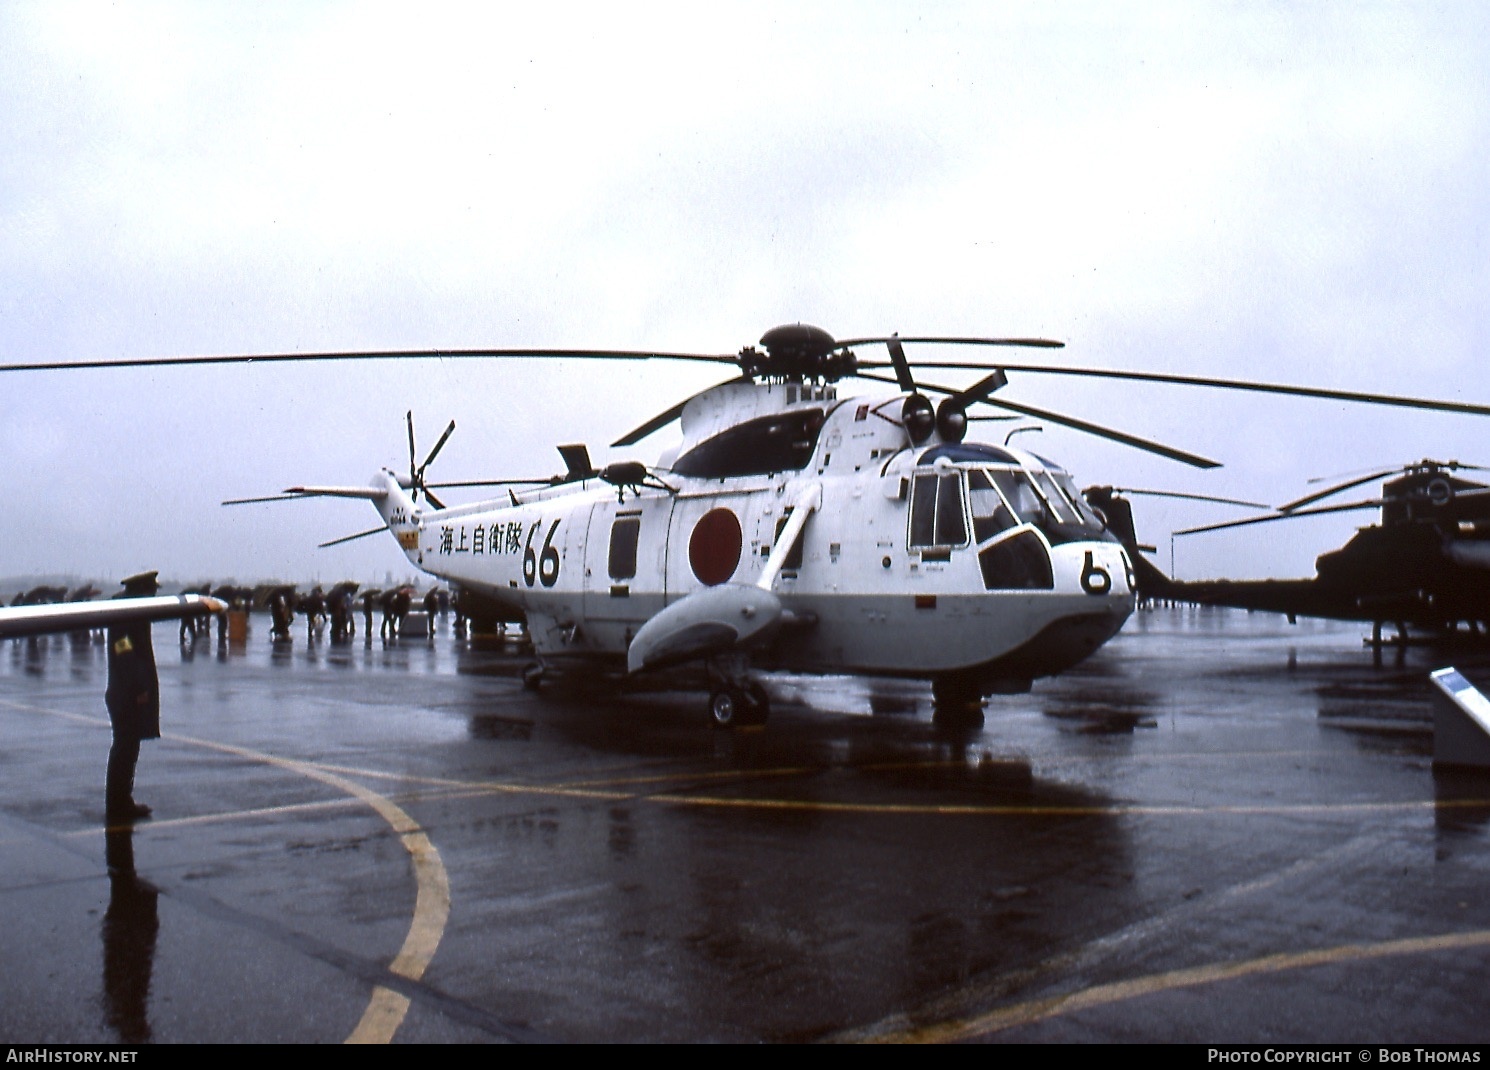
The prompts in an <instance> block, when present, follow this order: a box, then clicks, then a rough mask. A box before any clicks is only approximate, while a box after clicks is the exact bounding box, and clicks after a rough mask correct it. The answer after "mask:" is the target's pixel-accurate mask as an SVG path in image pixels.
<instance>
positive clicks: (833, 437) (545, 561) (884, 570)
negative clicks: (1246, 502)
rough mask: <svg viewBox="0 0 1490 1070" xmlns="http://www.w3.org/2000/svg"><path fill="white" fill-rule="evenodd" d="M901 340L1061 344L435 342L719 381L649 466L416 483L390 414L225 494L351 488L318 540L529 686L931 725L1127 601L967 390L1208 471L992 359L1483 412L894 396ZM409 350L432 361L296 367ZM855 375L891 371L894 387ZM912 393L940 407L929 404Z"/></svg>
mask: <svg viewBox="0 0 1490 1070" xmlns="http://www.w3.org/2000/svg"><path fill="white" fill-rule="evenodd" d="M903 342H916V343H937V344H951V345H972V346H1035V347H1047V348H1054V347H1059V346H1060V345H1061V344H1062V343H1059V342H1052V341H1047V340H1043V339H1021V338H1007V339H978V338H906V339H901V338H899V337H897V336H893V335H892V336H890V337H888V338H863V339H854V340H851V341H836V340H834V339H833V337H832V336H831V335H829V334H828V333H827V332H826V331H823V330H821V329H820V328H817V327H812V326H808V325H805V324H795V325H790V326H783V327H778V328H775V329H773V330H771V331H769V332H767V333H766V334H765V335H764V336H763V337H762V339H761V342H760V344H761V346H762V347H763V350H764V352H762V351H760V350H757V349H755V348H753V347H750V348H746V349H745V350H743V351H741V352H740V353H739V354H738V355H735V356H709V355H702V354H667V353H644V352H627V351H569V350H543V351H533V350H524V351H516V350H497V351H490V350H488V351H481V352H475V351H462V352H460V353H450V352H445V353H440V354H438V355H440V356H445V357H449V356H456V355H461V356H487V357H493V356H501V357H517V356H522V357H569V358H574V357H586V358H597V359H656V358H659V357H660V358H669V359H680V360H707V361H716V362H721V363H731V364H734V365H736V366H737V367H738V368H739V369H740V372H741V374H740V376H739V378H737V379H734V380H732V381H730V382H725V383H722V384H720V385H718V386H715V387H712V388H710V389H708V390H705V391H703V392H702V393H700V394H697V395H695V396H693V397H691V398H689V399H688V400H687V401H685V402H683V403H681V404H679V405H677V406H674V407H673V408H671V409H669V410H668V411H667V412H664V413H662V414H660V415H659V416H658V417H656V418H655V419H653V420H651V421H648V422H647V423H646V424H644V425H642V426H641V427H639V428H637V429H636V430H635V431H633V432H631V433H630V434H628V435H626V436H623V437H622V438H621V439H620V440H618V441H617V442H616V443H615V445H616V446H628V445H631V444H634V443H635V442H637V441H640V440H641V439H642V438H644V437H646V436H647V435H649V434H651V433H652V432H654V431H656V430H658V429H659V428H661V427H663V426H666V425H667V424H669V423H671V422H672V421H673V420H675V419H679V418H681V421H682V434H683V441H682V443H681V444H680V445H679V446H677V447H676V448H674V449H672V450H670V451H668V452H667V453H666V454H664V455H663V456H662V457H661V458H660V459H659V461H658V463H657V464H656V465H654V466H652V467H647V466H645V465H642V464H640V463H638V462H623V463H617V464H611V465H608V466H606V467H605V468H604V469H600V470H596V469H595V468H594V467H593V466H592V465H591V463H590V459H589V455H588V451H587V450H586V448H585V447H584V446H561V447H559V449H560V452H561V454H562V455H563V457H564V460H565V462H566V465H567V466H568V471H567V473H566V474H565V475H564V476H561V477H554V479H552V480H545V481H534V480H493V481H469V482H464V483H429V482H427V481H426V479H425V471H426V469H427V468H428V467H429V465H430V463H431V462H432V461H433V460H434V458H435V456H436V455H437V454H438V453H439V452H440V450H441V448H443V446H444V444H445V442H446V441H447V440H448V439H449V437H450V434H451V432H452V431H453V430H454V427H455V425H454V422H453V421H452V423H451V424H450V426H449V427H447V428H446V430H445V433H444V434H443V435H442V436H441V438H440V440H439V441H438V443H437V444H436V445H435V447H434V449H433V450H432V451H431V452H430V454H429V456H428V457H427V458H426V459H425V461H424V463H423V464H422V465H418V466H416V464H415V460H416V455H415V452H414V435H413V420H412V414H411V415H410V418H409V447H410V449H409V473H408V475H407V476H404V475H402V474H399V473H394V472H393V471H392V470H390V469H386V468H385V469H383V470H382V471H380V472H379V473H378V474H377V475H376V476H375V477H374V478H373V480H372V482H371V485H369V486H362V487H334V486H299V487H291V488H288V489H287V490H286V491H285V492H284V493H283V494H282V495H276V496H273V498H248V499H235V500H233V501H231V502H225V503H224V504H241V503H244V502H251V501H268V500H278V499H283V498H304V497H322V496H329V497H343V498H357V499H366V500H368V501H371V502H372V503H373V504H374V506H375V507H376V508H377V511H378V513H379V514H380V516H381V517H382V519H383V522H384V523H383V524H382V525H381V526H379V527H377V528H373V529H371V530H370V531H365V532H360V533H359V534H357V535H353V536H348V537H347V538H345V539H337V540H333V541H332V542H329V543H324V544H322V545H333V544H335V543H339V542H344V541H347V540H348V539H353V538H361V537H364V536H367V535H371V534H375V533H378V532H382V531H384V530H387V531H390V532H392V534H393V536H394V537H395V538H396V539H397V541H398V544H399V546H400V548H401V549H402V550H403V552H404V554H405V556H406V557H407V558H408V560H409V561H410V563H411V564H413V565H415V566H417V567H418V568H420V569H422V570H423V571H425V572H427V573H429V574H431V575H434V576H437V577H439V578H441V579H443V580H445V581H448V582H449V583H451V584H452V585H453V586H455V587H456V588H457V589H459V590H460V591H461V592H463V593H464V594H468V595H474V596H476V598H477V599H478V600H479V601H480V602H481V603H484V604H485V605H486V606H488V607H489V608H491V609H493V610H494V611H495V612H496V613H498V614H501V615H504V616H505V617H506V618H507V619H513V620H521V621H523V622H525V623H526V625H527V629H528V632H529V635H530V637H531V640H532V643H533V649H534V652H535V654H536V656H537V659H538V660H537V662H536V663H535V664H534V665H532V666H530V668H529V670H528V671H527V672H526V673H525V677H524V678H525V682H527V683H528V684H529V685H530V686H535V687H536V686H537V685H538V683H539V681H540V680H541V678H542V675H543V673H544V672H545V671H546V670H547V669H549V668H550V667H558V666H575V665H581V666H584V667H586V668H589V669H599V670H613V671H616V672H618V673H624V674H626V675H628V676H636V675H638V674H642V673H648V672H651V671H653V670H658V669H663V668H667V667H670V666H676V665H680V664H683V663H690V662H702V663H703V664H704V665H705V666H706V667H707V669H708V671H709V678H710V691H711V694H710V698H709V714H710V716H711V718H712V720H713V721H714V723H715V724H717V725H720V726H729V725H735V724H742V723H759V722H761V721H763V720H764V719H765V717H766V714H767V711H768V698H767V694H766V691H765V690H764V688H763V687H762V686H761V685H760V683H759V681H758V679H756V677H755V676H754V673H755V672H757V671H771V670H784V671H792V672H801V673H821V674H840V673H846V674H864V675H877V676H894V677H907V678H918V679H929V680H930V681H931V684H932V689H933V697H934V700H935V701H934V705H935V710H936V714H937V717H938V719H939V720H942V721H955V722H958V723H961V722H965V721H974V722H976V721H978V720H980V719H981V716H982V714H981V706H982V702H983V699H984V697H985V696H986V695H990V694H995V693H1017V692H1022V691H1027V690H1029V688H1030V686H1031V683H1032V681H1033V680H1034V679H1036V678H1039V677H1043V676H1050V675H1054V674H1056V673H1059V672H1062V671H1064V670H1065V669H1067V668H1069V667H1071V666H1072V665H1075V664H1076V663H1078V662H1080V661H1081V660H1082V659H1084V658H1086V657H1087V656H1088V655H1090V654H1091V653H1092V652H1093V651H1094V650H1096V649H1097V648H1098V647H1100V646H1101V645H1102V644H1103V643H1105V642H1106V641H1107V640H1108V639H1110V638H1112V636H1113V635H1115V634H1117V632H1118V630H1119V629H1120V628H1121V627H1122V625H1123V622H1124V621H1125V620H1126V619H1127V618H1128V616H1129V614H1130V613H1131V612H1132V610H1133V607H1134V601H1135V585H1136V584H1135V575H1134V563H1133V561H1132V560H1131V559H1130V558H1129V557H1128V553H1127V551H1126V550H1125V548H1124V546H1123V545H1122V544H1121V543H1120V542H1119V540H1118V538H1117V537H1116V535H1114V534H1113V533H1112V532H1110V531H1109V530H1108V524H1107V522H1106V518H1105V517H1104V516H1103V515H1102V514H1101V512H1100V511H1098V510H1095V509H1094V508H1092V507H1091V506H1090V505H1089V504H1088V503H1087V501H1086V500H1085V499H1084V498H1083V497H1082V495H1081V494H1080V493H1079V492H1078V491H1077V490H1076V487H1075V484H1074V483H1073V481H1072V479H1071V477H1070V476H1069V475H1068V474H1067V473H1066V472H1065V471H1064V470H1063V469H1062V468H1060V467H1059V466H1058V465H1056V464H1053V463H1052V462H1050V461H1048V460H1045V459H1043V458H1041V457H1038V456H1036V455H1035V454H1033V453H1029V452H1027V451H1024V450H1020V449H1017V448H1014V447H1011V446H1009V445H1007V444H1005V445H1002V446H997V445H989V444H983V443H974V442H968V441H966V440H965V435H966V431H967V429H968V421H969V417H968V415H967V409H968V408H969V406H971V405H974V404H979V403H984V402H988V403H991V404H994V405H997V406H999V407H1001V408H1004V409H1008V410H1010V411H1012V412H1016V413H1020V414H1023V415H1028V416H1035V417H1042V418H1045V419H1049V420H1052V421H1054V422H1057V423H1063V424H1066V425H1068V426H1072V427H1076V428H1078V429H1080V430H1084V431H1088V432H1091V433H1094V434H1098V435H1101V436H1103V437H1106V438H1109V439H1113V440H1115V441H1119V442H1123V443H1125V444H1128V445H1131V446H1136V447H1139V448H1141V449H1145V450H1149V451H1151V452H1155V453H1159V454H1162V455H1164V456H1167V457H1170V458H1172V459H1175V460H1179V461H1183V462H1185V463H1188V464H1192V465H1195V466H1198V467H1207V468H1209V467H1216V466H1217V463H1218V462H1215V461H1212V460H1209V459H1207V458H1204V457H1200V456H1197V455H1195V454H1190V453H1186V452H1185V451H1182V450H1176V449H1173V448H1171V447H1167V446H1163V445H1161V444H1159V443H1155V442H1151V441H1148V440H1145V439H1140V438H1137V437H1135V436H1132V435H1128V434H1124V433H1122V432H1119V431H1115V430H1112V429H1110V428H1105V427H1101V426H1099V425H1096V424H1091V423H1087V422H1085V421H1081V420H1076V419H1073V418H1070V417H1065V416H1060V415H1058V414H1055V413H1050V412H1047V411H1044V410H1039V409H1033V408H1030V407H1028V406H1024V405H1019V404H1016V403H1014V402H1010V401H1005V400H1003V399H1002V398H1000V399H999V400H997V401H992V400H991V398H990V395H991V394H992V393H993V392H994V391H996V390H998V389H999V388H1000V387H1002V386H1003V385H1005V384H1006V382H1007V377H1006V375H1005V372H1006V371H1015V370H1020V371H1036V372H1054V373H1060V374H1068V375H1098V376H1116V377H1120V378H1130V379H1141V380H1149V381H1159V382H1171V383H1181V384H1188V385H1202V386H1213V387H1224V388H1230V389H1247V390H1262V391H1267V392H1273V393H1287V394H1298V395H1303V396H1313V397H1326V398H1334V399H1344V400H1353V401H1364V402H1374V403H1382V404H1395V405H1407V406H1412V407H1418V408H1431V409H1441V410H1446V411H1455V412H1474V413H1478V414H1481V415H1487V414H1490V408H1485V407H1483V406H1474V405H1464V404H1460V403H1452V402H1434V401H1425V400H1421V399H1413V398H1394V397H1390V396H1387V395H1369V394H1360V393H1353V392H1344V391H1332V390H1322V389H1315V388H1308V387H1288V386H1279V385H1275V384H1256V383H1245V382H1241V381H1236V380H1220V379H1202V378H1197V377H1188V376H1174V375H1163V374H1158V373H1145V372H1125V371H1105V370H1099V369H1074V368H1060V367H1054V366H1042V365H1012V364H1003V365H1000V366H998V367H996V368H993V369H992V371H991V373H990V374H988V375H986V376H985V377H984V378H982V379H980V380H979V381H978V382H977V383H975V384H973V385H972V386H970V387H968V388H966V389H960V390H959V389H953V388H949V387H941V386H933V385H931V384H925V383H923V384H921V385H920V386H919V387H918V385H917V383H916V381H915V379H914V377H913V375H912V373H911V369H910V364H909V361H908V360H907V358H906V356H905V352H904V347H903V345H902V343H903ZM869 344H884V345H886V346H887V348H888V350H889V355H890V360H889V361H888V362H883V361H864V362H861V361H859V360H858V358H857V357H856V356H855V354H854V351H853V348H852V347H854V346H863V345H869ZM414 355H436V354H393V353H386V354H384V353H379V354H318V355H311V356H309V357H308V358H306V357H302V358H298V359H349V358H353V357H357V356H362V357H393V356H414ZM178 359H183V360H188V361H193V362H195V361H201V360H230V359H250V358H178ZM253 359H260V360H262V359H264V358H253ZM274 359H297V358H296V357H294V356H290V355H286V356H285V357H283V358H274ZM161 362H174V361H161ZM919 366H920V367H937V368H964V369H967V368H972V369H979V370H984V371H988V370H989V366H987V365H981V366H980V365H975V364H966V363H948V362H940V363H925V362H922V363H920V365H919ZM873 369H887V370H893V372H894V377H893V378H890V377H888V376H885V375H882V374H877V373H876V372H875V371H874V370H873ZM848 376H859V377H862V378H868V379H873V380H878V381H883V382H893V383H895V384H896V385H897V386H898V387H899V393H897V394H894V395H891V396H889V397H880V398H866V397H858V396H854V397H843V398H840V397H839V396H838V391H837V383H838V382H839V381H840V380H841V379H843V378H845V377H848ZM923 389H924V390H929V391H933V392H936V393H940V394H943V395H945V397H944V399H943V400H942V401H941V403H940V404H939V405H935V406H934V405H933V404H932V402H931V401H930V400H929V399H928V398H927V397H926V396H925V394H923V393H922V390H923ZM534 483H539V484H541V485H539V486H537V487H532V486H531V485H532V484H534ZM495 484H508V489H507V491H506V496H505V497H503V498H501V499H499V500H489V501H483V502H479V503H476V504H472V505H463V506H453V507H447V506H445V505H444V503H443V502H441V501H440V500H439V498H438V497H436V496H435V495H434V494H433V493H431V492H432V490H434V489H444V488H446V487H454V486H479V485H495ZM523 484H527V485H528V486H525V488H524V489H522V490H518V489H516V488H517V486H518V485H523ZM421 494H422V495H423V498H424V504H421V502H420V496H421Z"/></svg>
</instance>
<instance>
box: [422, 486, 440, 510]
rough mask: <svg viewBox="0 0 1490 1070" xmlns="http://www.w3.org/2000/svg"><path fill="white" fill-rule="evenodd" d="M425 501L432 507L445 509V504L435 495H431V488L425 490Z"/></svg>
mask: <svg viewBox="0 0 1490 1070" xmlns="http://www.w3.org/2000/svg"><path fill="white" fill-rule="evenodd" d="M424 500H425V501H427V502H429V504H430V505H433V506H434V507H435V508H436V509H443V508H445V503H444V502H442V501H440V499H439V498H436V497H435V496H434V495H433V494H431V493H430V492H429V488H428V487H425V488H424Z"/></svg>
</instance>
